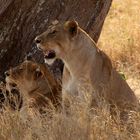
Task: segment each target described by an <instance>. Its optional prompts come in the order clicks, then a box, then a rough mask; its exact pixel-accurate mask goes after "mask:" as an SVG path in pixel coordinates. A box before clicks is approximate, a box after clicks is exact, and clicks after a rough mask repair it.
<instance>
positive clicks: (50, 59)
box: [44, 50, 56, 65]
mask: <svg viewBox="0 0 140 140" xmlns="http://www.w3.org/2000/svg"><path fill="white" fill-rule="evenodd" d="M55 59H56V53H55V51H53V50H49V51H46V52H45V53H44V60H45V63H47V64H48V65H52V64H53V63H54V61H55Z"/></svg>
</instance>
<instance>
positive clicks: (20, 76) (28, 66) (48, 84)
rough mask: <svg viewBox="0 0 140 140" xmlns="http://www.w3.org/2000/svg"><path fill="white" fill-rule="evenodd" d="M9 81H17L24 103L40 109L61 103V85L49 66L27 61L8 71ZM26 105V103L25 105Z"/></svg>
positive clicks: (7, 79)
mask: <svg viewBox="0 0 140 140" xmlns="http://www.w3.org/2000/svg"><path fill="white" fill-rule="evenodd" d="M8 73H9V76H7V77H6V82H7V83H16V84H17V87H18V88H19V90H20V92H21V93H22V95H23V98H24V99H23V103H24V104H28V105H29V107H35V108H36V109H37V108H38V109H39V110H41V109H42V107H46V106H49V105H50V104H49V103H50V101H51V102H52V103H53V105H54V106H55V107H58V104H59V103H60V101H59V100H60V87H59V84H58V83H57V82H56V80H55V79H54V78H53V76H52V75H51V73H50V72H49V71H48V69H47V67H46V66H45V65H43V64H37V63H34V62H31V61H25V62H23V63H22V64H20V65H19V66H17V67H15V68H12V69H10V70H9V71H8ZM23 106H24V105H23Z"/></svg>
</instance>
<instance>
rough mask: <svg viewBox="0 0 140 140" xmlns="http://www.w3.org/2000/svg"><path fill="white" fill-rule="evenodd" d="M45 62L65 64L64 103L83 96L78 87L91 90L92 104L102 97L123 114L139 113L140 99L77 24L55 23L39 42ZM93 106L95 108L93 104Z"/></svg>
mask: <svg viewBox="0 0 140 140" xmlns="http://www.w3.org/2000/svg"><path fill="white" fill-rule="evenodd" d="M35 41H36V44H37V47H38V48H40V49H42V50H43V52H44V54H45V58H47V59H46V60H48V61H49V62H50V60H54V59H55V58H60V59H62V60H63V62H64V65H65V67H64V72H63V81H62V100H63V102H65V99H66V96H69V95H74V96H77V95H79V94H80V92H79V91H78V90H79V86H81V87H82V86H85V85H86V83H88V85H90V86H91V88H92V89H93V91H94V92H92V102H94V101H95V100H96V97H98V96H97V95H95V94H98V95H99V96H102V97H103V98H104V99H105V100H106V101H107V102H109V103H111V104H113V105H115V106H117V107H118V108H119V109H120V110H125V109H136V108H137V105H138V101H137V98H136V96H135V94H134V93H133V91H132V90H131V89H130V87H129V86H128V84H127V83H126V81H125V80H123V79H122V77H121V76H120V75H119V73H118V72H116V70H115V69H114V68H113V67H112V64H111V60H110V59H109V57H108V56H107V55H106V54H105V53H104V52H102V51H101V50H99V48H97V47H96V44H95V42H94V41H93V40H92V38H91V37H90V36H89V35H88V34H87V33H86V32H85V31H84V30H83V29H81V28H80V27H79V25H78V23H77V22H76V21H67V22H65V23H56V24H55V25H52V26H50V27H49V28H48V30H47V31H46V32H44V33H42V34H41V35H39V36H37V37H36V39H35ZM92 102H91V104H94V103H92Z"/></svg>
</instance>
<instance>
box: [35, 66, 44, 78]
mask: <svg viewBox="0 0 140 140" xmlns="http://www.w3.org/2000/svg"><path fill="white" fill-rule="evenodd" d="M42 75H43V73H42V72H41V71H40V68H37V69H36V70H35V80H36V79H38V78H40V77H41V76H42Z"/></svg>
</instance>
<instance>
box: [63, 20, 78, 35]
mask: <svg viewBox="0 0 140 140" xmlns="http://www.w3.org/2000/svg"><path fill="white" fill-rule="evenodd" d="M64 28H65V29H66V30H67V31H68V32H69V33H70V35H71V36H72V37H74V36H75V35H76V34H77V31H78V23H77V22H76V21H74V20H73V21H66V23H65V24H64Z"/></svg>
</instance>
